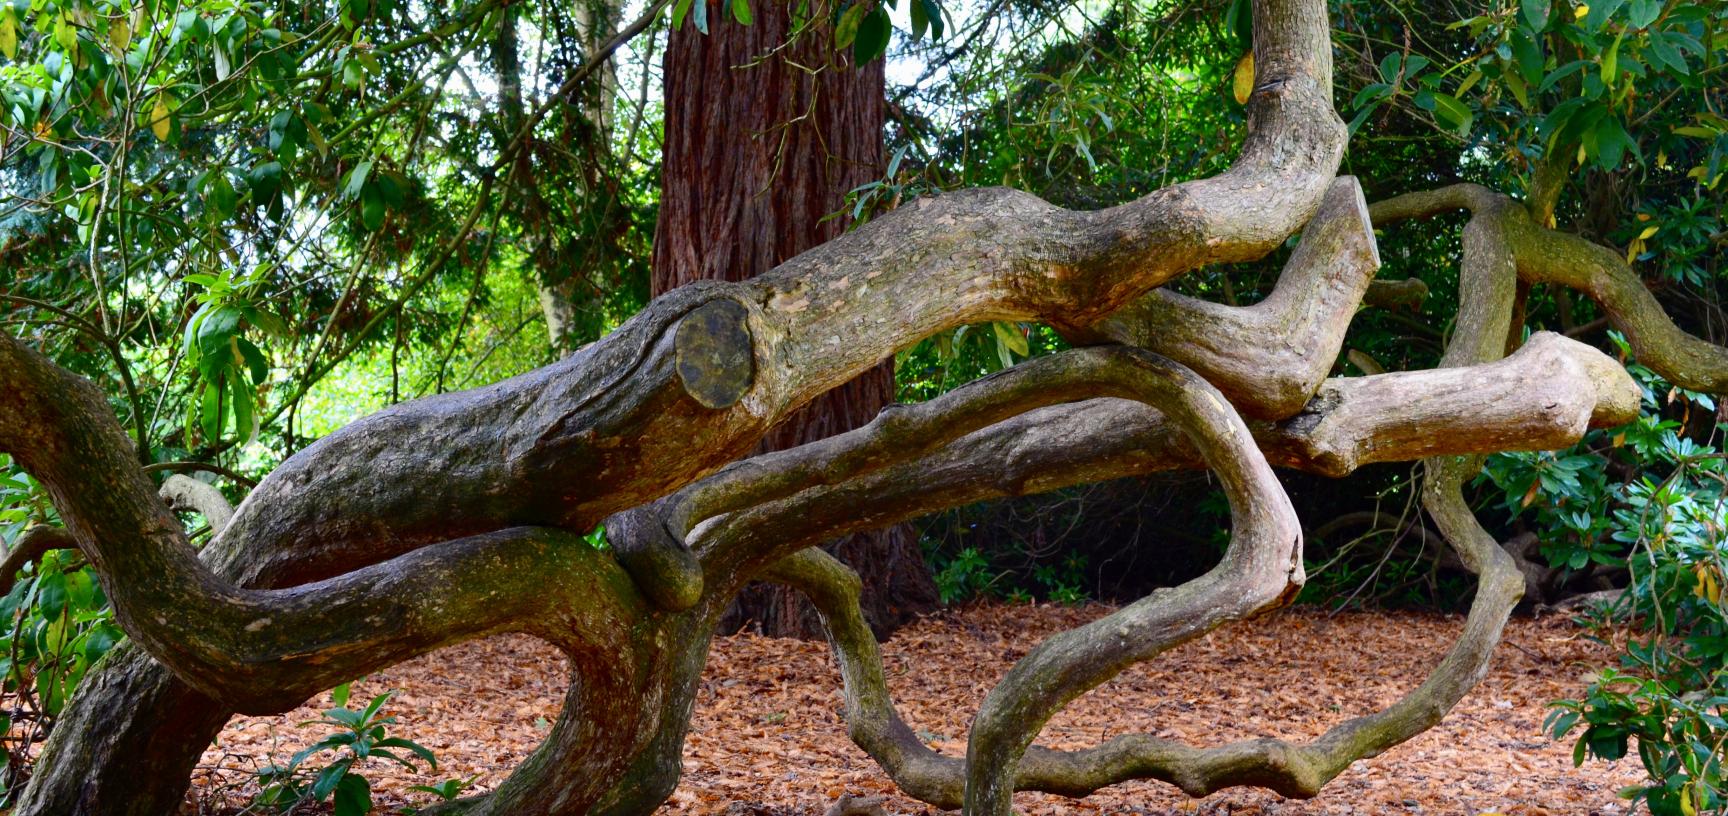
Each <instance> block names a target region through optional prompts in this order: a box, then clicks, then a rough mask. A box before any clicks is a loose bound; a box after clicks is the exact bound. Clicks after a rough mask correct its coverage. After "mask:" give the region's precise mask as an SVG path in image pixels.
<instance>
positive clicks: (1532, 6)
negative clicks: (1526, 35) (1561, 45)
mask: <svg viewBox="0 0 1728 816" xmlns="http://www.w3.org/2000/svg"><path fill="white" fill-rule="evenodd" d="M1519 6H1520V7H1521V8H1522V9H1523V11H1524V21H1525V22H1527V23H1529V24H1530V30H1532V31H1541V30H1542V29H1545V28H1547V27H1548V13H1549V12H1550V11H1551V10H1553V0H1521V2H1520V3H1519Z"/></svg>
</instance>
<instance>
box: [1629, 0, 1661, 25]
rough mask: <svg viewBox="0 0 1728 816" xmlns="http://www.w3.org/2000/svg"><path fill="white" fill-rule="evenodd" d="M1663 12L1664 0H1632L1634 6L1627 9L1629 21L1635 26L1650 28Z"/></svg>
mask: <svg viewBox="0 0 1728 816" xmlns="http://www.w3.org/2000/svg"><path fill="white" fill-rule="evenodd" d="M1661 14H1662V0H1632V8H1630V9H1628V10H1627V13H1626V18H1627V22H1630V23H1631V24H1632V27H1633V28H1649V27H1650V24H1651V23H1654V22H1656V18H1657V17H1658V16H1660V15H1661Z"/></svg>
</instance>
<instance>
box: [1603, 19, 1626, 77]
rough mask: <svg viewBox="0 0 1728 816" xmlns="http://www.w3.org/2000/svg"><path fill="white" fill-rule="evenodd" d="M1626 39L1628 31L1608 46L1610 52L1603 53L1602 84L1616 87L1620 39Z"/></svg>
mask: <svg viewBox="0 0 1728 816" xmlns="http://www.w3.org/2000/svg"><path fill="white" fill-rule="evenodd" d="M1624 39H1626V32H1624V31H1622V32H1620V35H1619V36H1617V37H1615V38H1614V44H1613V45H1610V46H1608V52H1607V53H1605V54H1603V55H1602V84H1603V85H1607V86H1608V87H1610V88H1612V87H1614V77H1615V74H1617V73H1619V70H1620V41H1621V40H1624Z"/></svg>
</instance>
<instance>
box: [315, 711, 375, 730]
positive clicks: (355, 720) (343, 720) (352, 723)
mask: <svg viewBox="0 0 1728 816" xmlns="http://www.w3.org/2000/svg"><path fill="white" fill-rule="evenodd" d="M324 716H325V717H328V718H330V719H331V720H332V721H334V722H335V723H336V724H337V725H343V726H347V727H349V728H353V729H356V730H358V729H359V728H360V724H361V723H362V722H364V721H365V720H364V719H363V718H362V717H361V716H360V712H358V711H352V710H350V709H348V708H345V707H338V708H327V709H325V710H324Z"/></svg>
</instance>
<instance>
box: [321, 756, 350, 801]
mask: <svg viewBox="0 0 1728 816" xmlns="http://www.w3.org/2000/svg"><path fill="white" fill-rule="evenodd" d="M353 764H354V760H352V759H342V760H337V761H336V762H335V763H333V764H331V765H330V767H328V768H325V769H324V770H322V771H320V772H319V773H318V778H317V779H316V780H314V781H313V783H312V800H313V801H315V802H322V801H324V798H325V797H327V796H329V795H330V792H331V791H333V790H335V789H336V786H337V785H338V784H341V782H342V778H343V777H345V776H347V775H348V768H349V766H351V765H353Z"/></svg>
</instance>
